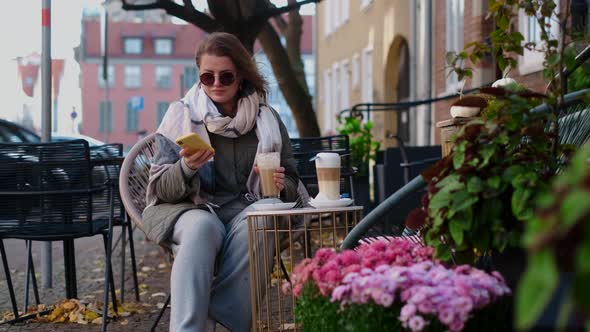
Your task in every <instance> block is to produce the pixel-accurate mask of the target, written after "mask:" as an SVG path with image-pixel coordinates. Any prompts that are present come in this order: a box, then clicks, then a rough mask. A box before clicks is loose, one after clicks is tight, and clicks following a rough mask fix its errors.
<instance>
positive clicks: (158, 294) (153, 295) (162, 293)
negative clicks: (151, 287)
mask: <svg viewBox="0 0 590 332" xmlns="http://www.w3.org/2000/svg"><path fill="white" fill-rule="evenodd" d="M156 296H162V297H166V296H168V294H166V293H164V292H160V293H153V294H152V297H156Z"/></svg>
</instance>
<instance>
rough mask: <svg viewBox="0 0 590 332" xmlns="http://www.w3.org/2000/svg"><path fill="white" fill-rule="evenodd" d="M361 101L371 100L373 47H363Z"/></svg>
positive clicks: (367, 101) (370, 101)
mask: <svg viewBox="0 0 590 332" xmlns="http://www.w3.org/2000/svg"><path fill="white" fill-rule="evenodd" d="M361 65H362V75H363V76H362V79H361V84H362V91H361V92H362V93H361V95H362V98H363V100H362V102H363V103H372V102H373V49H372V48H365V49H364V50H363V58H362V64H361Z"/></svg>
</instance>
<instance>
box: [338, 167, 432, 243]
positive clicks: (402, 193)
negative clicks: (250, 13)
mask: <svg viewBox="0 0 590 332" xmlns="http://www.w3.org/2000/svg"><path fill="white" fill-rule="evenodd" d="M425 186H426V181H425V180H424V178H422V176H421V175H418V176H417V177H415V178H414V179H412V181H410V182H409V183H408V184H406V185H405V186H403V187H401V188H400V189H399V190H398V191H396V192H395V193H393V194H392V195H391V196H389V197H388V198H387V199H386V200H385V201H383V202H382V203H381V204H379V205H378V206H377V207H376V208H375V209H373V211H371V212H370V213H369V214H368V215H367V216H366V217H364V218H363V220H361V221H360V222H359V223H358V224H357V225H356V226H354V227H353V228H352V230H351V231H350V233H348V235H347V236H346V238H345V239H344V242H343V243H342V248H343V249H352V248H354V247H356V245H357V243H358V241H359V240H360V239H361V238H362V237H363V235H365V234H366V233H367V232H368V231H369V229H370V228H371V227H372V226H373V225H374V224H376V223H377V222H379V221H381V220H382V219H383V217H384V216H385V215H386V214H387V213H388V212H390V211H391V210H392V209H395V208H396V207H397V206H399V205H400V204H403V203H404V198H406V197H408V196H409V195H411V194H413V193H415V192H417V191H418V190H421V189H422V188H424V187H425Z"/></svg>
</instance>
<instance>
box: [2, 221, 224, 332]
mask: <svg viewBox="0 0 590 332" xmlns="http://www.w3.org/2000/svg"><path fill="white" fill-rule="evenodd" d="M140 233H141V232H140V231H138V230H137V231H135V234H134V239H135V251H136V255H137V263H138V278H139V284H140V289H141V299H140V300H141V301H140V303H141V304H142V305H143V306H144V309H145V312H144V313H141V314H139V313H135V314H132V315H131V316H129V317H125V318H119V319H117V320H115V321H113V322H111V323H110V324H109V326H108V329H109V330H110V331H134V332H137V331H149V329H150V327H151V326H152V324H153V322H154V321H155V319H156V317H157V315H158V312H159V309H158V305H160V306H162V305H163V303H164V302H165V300H166V296H167V294H168V291H169V277H170V266H169V263H168V259H167V257H166V255H165V254H164V252H163V251H162V250H161V249H160V247H159V246H157V245H155V244H154V243H151V242H147V241H145V239H144V237H143V234H140ZM118 237H119V236H118V234H116V236H115V239H117V238H118ZM4 242H5V246H6V247H7V252H8V253H7V256H8V259H9V265H10V268H11V276H12V281H13V285H14V288H15V292H16V296H17V303H18V304H19V308H22V305H23V303H24V299H23V296H24V287H25V280H24V279H25V277H24V270H25V263H26V261H25V257H26V255H25V249H24V248H25V244H24V241H21V240H19V241H17V240H5V241H4ZM120 248H121V243H120V242H119V243H118V245H117V247H116V249H115V251H114V257H113V267H114V274H115V284H116V287H117V289H119V287H120V283H121V277H120V267H121V259H120ZM40 249H41V248H40V244H37V243H35V244H34V245H33V261H34V263H35V268H36V272H37V274H38V282H39V283H40V282H41V278H40V275H39V272H40V270H41V263H40V256H41V255H40ZM127 253H129V251H128V250H127ZM53 258H54V259H53V261H54V264H53V272H54V273H53V286H54V287H53V288H52V289H43V288H40V289H39V295H40V299H41V302H42V303H45V304H53V303H56V302H57V301H59V300H62V299H64V298H65V286H64V269H63V251H62V247H61V242H57V243H54V244H53ZM76 273H77V282H78V285H77V286H78V298H79V299H80V300H86V301H88V302H93V301H96V300H99V301H101V302H102V298H103V289H104V249H103V244H102V238H101V237H93V238H87V239H81V240H76ZM125 275H126V277H125V301H126V302H134V301H135V299H134V295H133V279H132V277H131V260H130V258H129V254H127V259H126V271H125ZM162 293H163V294H162ZM29 301H30V303H32V302H33V301H34V298H33V293H32V291H31V293H30V297H29ZM9 310H11V305H10V298H9V294H8V288H7V286H6V280H5V276H4V273H0V313H4V312H6V311H9ZM169 319H170V310H167V311H166V314H165V315H164V316H163V317H162V319H161V321H160V323H159V325H158V329H157V330H158V331H167V330H168V324H169ZM33 330H34V331H47V332H49V331H100V325H91V324H89V325H80V324H73V323H36V322H33V321H28V322H23V323H17V324H15V325H0V331H33ZM216 331H221V332H224V331H227V330H226V329H224V328H223V327H221V326H217V329H216Z"/></svg>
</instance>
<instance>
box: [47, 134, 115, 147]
mask: <svg viewBox="0 0 590 332" xmlns="http://www.w3.org/2000/svg"><path fill="white" fill-rule="evenodd" d="M73 139H83V140H86V141H87V142H88V146H90V147H92V146H99V145H104V144H106V143H105V142H102V141H99V140H97V139H96V138H92V137H90V136H86V135H74V134H72V135H51V141H52V142H63V141H69V140H73Z"/></svg>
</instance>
